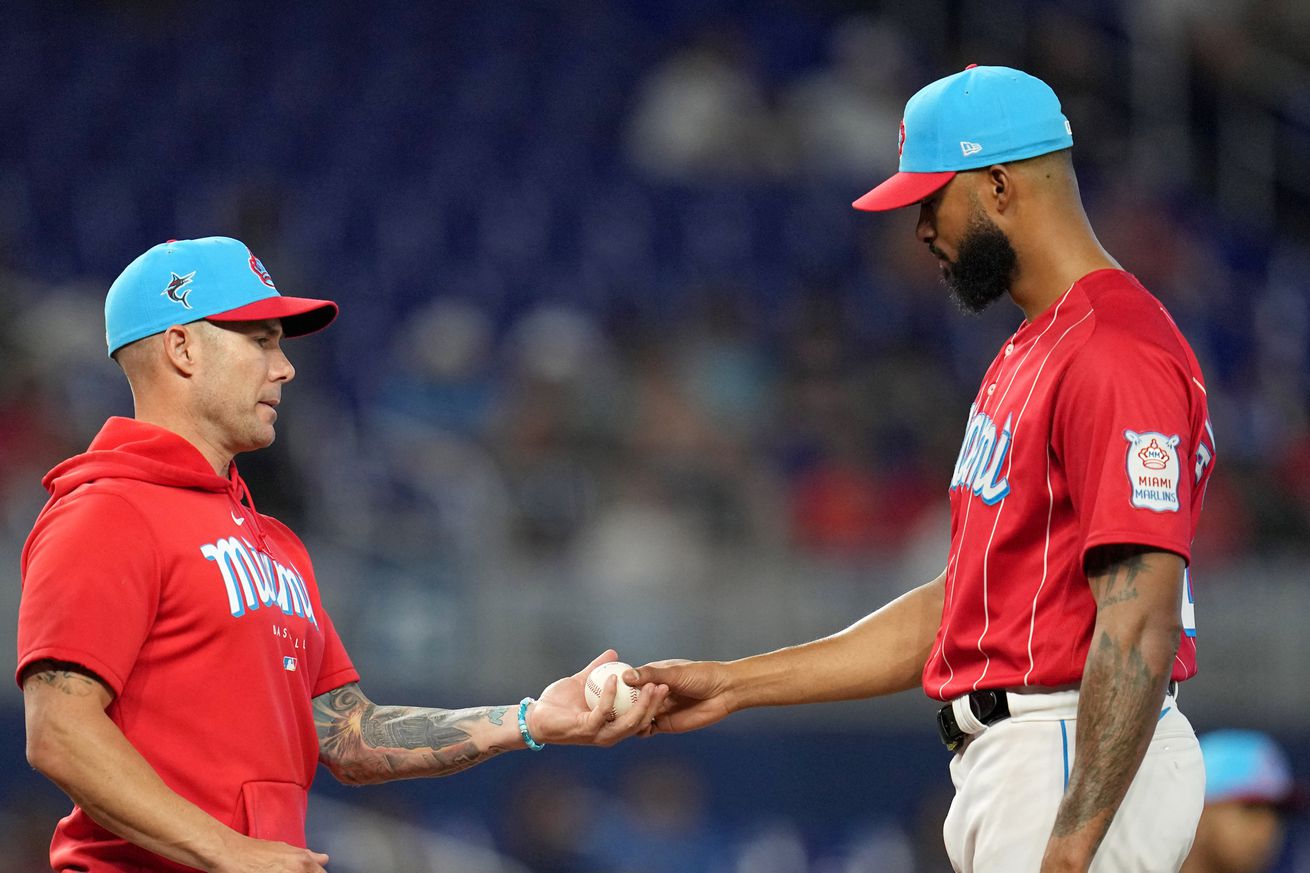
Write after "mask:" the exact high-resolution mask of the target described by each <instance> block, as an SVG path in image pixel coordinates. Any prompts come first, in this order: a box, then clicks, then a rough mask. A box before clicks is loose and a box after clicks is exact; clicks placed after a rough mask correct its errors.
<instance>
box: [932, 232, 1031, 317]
mask: <svg viewBox="0 0 1310 873" xmlns="http://www.w3.org/2000/svg"><path fill="white" fill-rule="evenodd" d="M934 254H936V250H935V249H934ZM1018 260H1019V259H1018V256H1017V255H1016V254H1015V251H1014V246H1012V245H1010V238H1009V237H1007V236H1006V235H1005V231H1003V230H1001V229H1000V228H999V227H997V226H996V224H995V223H994V222H993V221H992V220H991V219H990V218H988V217H987V214H986V213H985V212H983V211H982V210H981V209H977V210H976V211H975V212H974V213H973V214H972V215H971V216H969V224H968V226H967V227H966V228H965V231H964V238H963V239H962V240H961V241H960V250H959V252H958V253H957V254H956V256H955V262H954V263H950V264H947V269H946V270H944V271H943V273H942V281H943V282H945V283H946V287H947V288H949V289H950V291H951V297H953V298H954V299H955V303H956V305H957V306H959V307H960V309H961V310H963V311H964V312H967V313H969V314H971V315H977V314H978V313H980V312H982V311H983V310H984V309H986V308H987V307H988V306H990V305H992V303H994V302H995V301H997V300H999V299H1000V298H1001V297H1003V296H1004V295H1005V294H1007V293H1008V292H1009V290H1010V281H1011V279H1013V278H1014V268H1015V265H1016V264H1017V263H1018Z"/></svg>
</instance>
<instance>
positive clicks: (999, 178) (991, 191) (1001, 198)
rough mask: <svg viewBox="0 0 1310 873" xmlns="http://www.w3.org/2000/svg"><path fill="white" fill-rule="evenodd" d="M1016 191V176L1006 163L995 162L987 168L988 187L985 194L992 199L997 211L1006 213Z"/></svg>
mask: <svg viewBox="0 0 1310 873" xmlns="http://www.w3.org/2000/svg"><path fill="white" fill-rule="evenodd" d="M1013 193H1014V176H1013V175H1012V174H1011V173H1010V168H1009V167H1008V166H1006V165H1005V164H993V165H992V166H990V167H988V168H987V189H986V191H985V196H986V197H987V198H988V199H989V200H991V203H992V205H993V206H994V207H996V211H997V212H1000V213H1004V212H1005V210H1006V209H1008V208H1009V206H1010V197H1011V195H1012V194H1013Z"/></svg>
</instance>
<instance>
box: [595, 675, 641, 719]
mask: <svg viewBox="0 0 1310 873" xmlns="http://www.w3.org/2000/svg"><path fill="white" fill-rule="evenodd" d="M631 669H632V667H631V666H630V665H628V664H625V663H623V662H622V661H610V662H609V663H608V664H601V665H600V666H599V667H597V668H596V669H594V670H592V671H591V672H590V673H588V674H587V686H586V691H585V693H584V696H585V698H586V701H587V706H588V707H589V708H591V709H595V708H596V704H598V703H600V694H601V692H602V691H603V690H604V689H605V680H607V679H609V677H610V676H613V677H614V678H615V679H616V680H617V681H618V683H619V687H618V692H617V693H616V694H615V695H614V706H613V708H611V709H610V711H609V712H608V713H606V715H605V720H606V721H614V719H616V718H618V717H619V716H621V715H623V713H625V712H627V711H628V710H629V709H631V708H632V704H634V703H636V702H637V697H638V696H639V695H640V691H639V690H638V689H636V688H633V687H632V686H631V685H628V684H626V683H625V682H624V681H623V674H624V672H625V671H627V670H631Z"/></svg>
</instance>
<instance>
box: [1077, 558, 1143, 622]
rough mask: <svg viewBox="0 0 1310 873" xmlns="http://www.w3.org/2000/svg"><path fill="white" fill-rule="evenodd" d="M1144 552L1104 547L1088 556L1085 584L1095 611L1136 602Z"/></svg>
mask: <svg viewBox="0 0 1310 873" xmlns="http://www.w3.org/2000/svg"><path fill="white" fill-rule="evenodd" d="M1146 551H1147V550H1146V549H1144V548H1142V547H1140V546H1106V547H1104V548H1101V549H1097V550H1096V551H1095V552H1093V553H1092V556H1091V558H1090V560H1089V562H1088V566H1087V582H1088V584H1090V585H1091V587H1092V595H1093V596H1094V597H1095V598H1096V605H1097V608H1098V609H1105V608H1106V607H1107V606H1115V605H1116V604H1119V603H1124V602H1126V601H1129V600H1136V599H1137V597H1138V591H1137V577H1138V576H1140V575H1141V574H1142V572H1143V571H1145V570H1146V569H1147V568H1148V566H1149V560H1148V557H1147V555H1146V554H1145V552H1146Z"/></svg>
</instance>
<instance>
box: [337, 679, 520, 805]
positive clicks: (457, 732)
mask: <svg viewBox="0 0 1310 873" xmlns="http://www.w3.org/2000/svg"><path fill="white" fill-rule="evenodd" d="M507 709H508V707H504V706H487V707H477V708H473V709H456V710H447V709H424V708H421V707H416V706H379V705H377V704H375V703H373V702H372V701H371V700H369V699H368V698H367V697H365V696H364V693H363V692H362V691H360V689H359V685H358V684H357V683H353V682H352V683H351V684H349V685H344V686H342V687H340V688H336V689H333V690H332V691H329V692H328V693H326V694H322V695H319V696H318V697H316V698H314V724H315V727H316V729H317V731H318V743H319V755H320V757H321V758H322V759H323V761H324V762H325V763H327V764H328V765H329V767H331V769H332V771H333V773H335V774H336V775H337V777H338V778H340V779H341V780H342V781H343V782H348V783H352V784H365V783H369V782H383V781H386V780H390V779H407V778H415V777H419V776H445V775H448V774H450V773H457V772H459V771H460V770H466V769H468V768H469V767H472V766H473V765H475V764H479V763H481V762H482V761H485V760H486V759H488V758H490V757H492V756H494V755H497V754H499V753H501V752H503V751H505V748H504V747H501V746H496V745H489V746H486V747H485V748H484V747H483V746H482V745H480V744H479V742H478V739H477V737H476V735H475V734H476V730H475V729H476V726H477V725H478V724H479V723H483V724H492V725H501V724H503V719H504V716H505V712H506V710H507Z"/></svg>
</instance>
